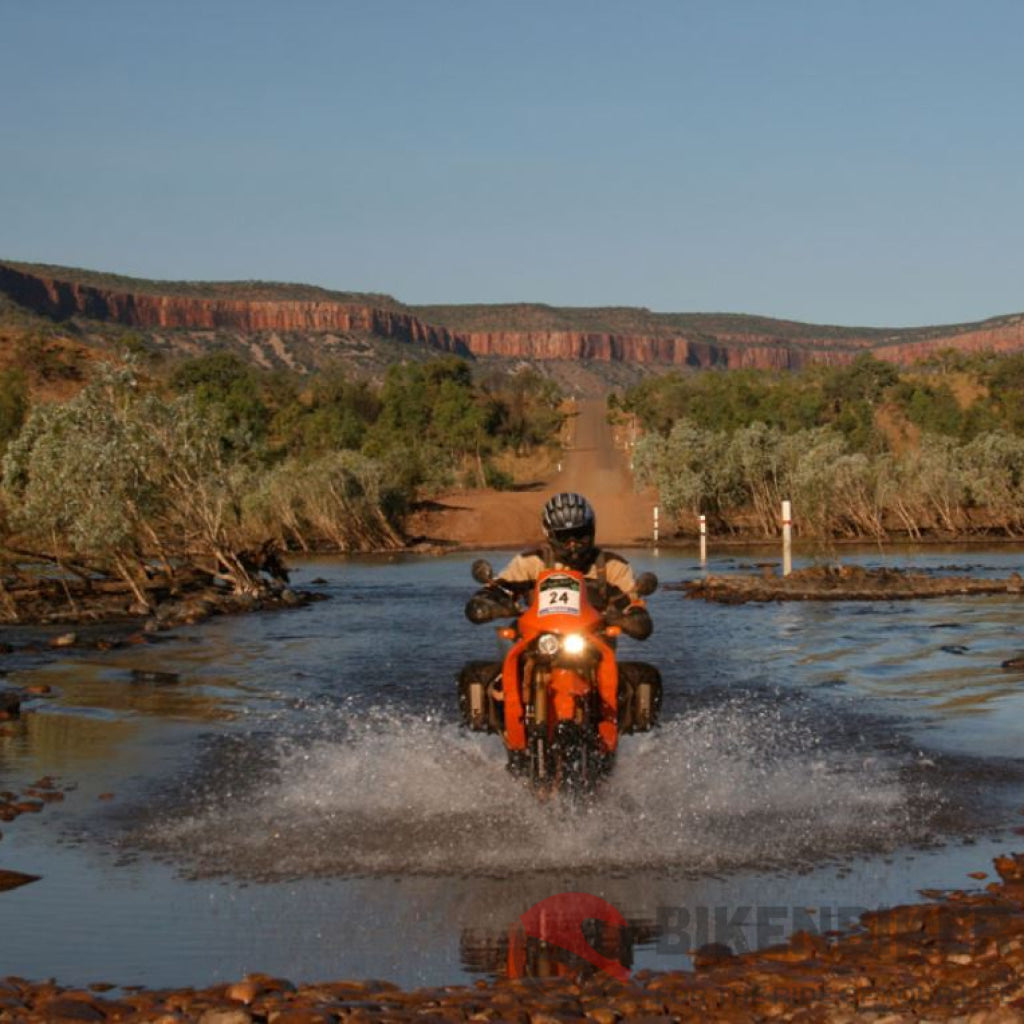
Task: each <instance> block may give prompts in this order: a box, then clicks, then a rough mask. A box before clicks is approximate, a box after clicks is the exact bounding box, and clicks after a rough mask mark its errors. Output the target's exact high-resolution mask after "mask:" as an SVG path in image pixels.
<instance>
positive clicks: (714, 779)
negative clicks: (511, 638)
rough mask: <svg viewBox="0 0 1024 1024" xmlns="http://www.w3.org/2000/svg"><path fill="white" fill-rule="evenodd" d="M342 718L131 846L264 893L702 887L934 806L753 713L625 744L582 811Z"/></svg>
mask: <svg viewBox="0 0 1024 1024" xmlns="http://www.w3.org/2000/svg"><path fill="white" fill-rule="evenodd" d="M333 714H335V715H336V716H338V717H337V720H336V721H335V722H334V729H333V732H334V735H335V736H336V738H333V739H324V738H319V739H315V740H307V741H305V742H302V743H299V742H297V741H295V740H290V741H279V743H278V746H277V749H276V754H275V756H274V757H273V758H271V760H270V764H269V765H268V766H266V769H265V770H264V771H262V772H259V773H257V774H258V776H259V777H257V778H255V779H253V780H251V784H250V785H248V786H247V787H245V788H243V790H242V791H241V792H240V791H239V789H238V786H237V784H236V785H233V786H232V787H231V795H230V796H228V795H227V794H226V792H225V791H223V790H221V791H216V790H215V791H214V792H211V793H208V794H207V795H206V796H205V797H204V799H203V800H202V802H201V806H199V807H198V808H197V807H195V806H194V805H193V806H192V807H190V808H188V809H187V810H184V811H179V812H177V813H175V814H173V815H171V816H170V817H169V818H168V817H167V816H166V815H161V816H160V818H159V819H158V820H156V821H154V822H153V823H151V824H150V825H149V826H147V827H146V828H145V830H144V834H143V835H142V836H141V837H139V838H141V841H142V842H143V844H144V845H146V846H149V847H156V848H157V849H158V850H162V851H165V852H171V851H173V855H174V857H175V859H180V860H183V861H184V862H185V863H186V864H188V865H189V866H190V867H191V869H192V870H194V871H195V872H196V873H197V874H201V875H209V874H224V873H226V874H230V875H234V876H239V877H249V878H260V879H281V878H302V877H313V876H344V875H360V874H373V875H380V874H394V875H398V874H401V875H406V874H464V875H491V874H494V875H505V874H510V873H512V874H514V873H521V872H535V871H545V870H562V869H570V868H571V869H574V870H576V871H579V870H594V871H616V870H620V869H622V870H625V869H629V870H637V869H645V868H646V869H651V868H654V869H665V870H672V871H683V872H695V873H706V872H716V871H721V870H726V869H736V868H741V867H748V866H752V865H757V866H759V867H770V866H773V865H776V866H780V867H781V866H792V865H793V864H794V862H797V863H799V862H806V863H810V862H812V861H814V860H816V859H819V860H820V859H821V858H825V857H830V856H836V855H845V854H851V853H855V852H866V851H872V850H879V849H891V848H894V847H895V846H897V845H905V844H907V843H909V842H915V841H917V842H919V841H921V840H922V839H924V838H926V837H927V835H928V833H929V830H930V828H931V825H930V824H929V820H928V819H929V815H928V812H927V808H928V807H935V806H937V804H938V802H939V801H937V798H936V795H935V794H934V793H932V794H930V795H929V799H927V800H922V799H921V793H920V792H919V791H917V790H918V789H919V784H918V783H908V781H907V780H906V779H905V778H903V777H901V765H900V764H899V762H898V760H897V759H896V758H894V757H893V756H892V755H891V754H883V753H880V752H879V751H878V750H877V749H871V750H868V752H867V754H865V753H863V752H859V748H858V747H857V746H855V745H846V746H844V745H843V744H842V743H836V742H835V740H834V738H833V741H832V742H831V745H830V746H829V747H828V748H827V749H826V748H825V747H824V746H823V744H822V742H821V733H820V730H818V729H816V728H815V727H814V725H813V723H812V722H810V721H808V720H806V719H805V718H802V717H800V716H796V717H794V716H793V715H792V713H787V711H786V709H785V708H784V707H779V706H772V705H770V704H763V703H758V702H754V703H751V702H749V701H747V700H744V699H736V700H728V701H726V702H725V703H724V704H720V705H717V706H714V707H708V708H705V709H701V710H698V711H696V712H691V713H688V714H687V715H685V716H681V717H677V718H674V719H671V720H669V721H668V722H667V723H666V724H665V725H664V726H663V727H662V728H661V729H659V730H657V731H656V732H654V733H651V734H648V735H644V736H636V737H626V738H624V739H623V741H622V744H621V752H620V757H619V759H618V764H617V766H616V769H615V772H614V773H613V775H612V777H611V779H610V780H609V782H608V784H607V785H606V786H605V788H604V789H603V790H602V792H601V793H600V794H599V796H598V798H597V799H596V800H595V801H594V803H593V804H592V805H590V806H588V807H587V808H586V809H585V810H583V811H579V810H572V809H569V808H567V807H566V806H564V805H563V804H562V803H561V802H560V801H559V800H557V799H556V800H552V801H549V802H547V803H541V802H538V801H537V800H536V799H535V798H534V797H533V796H532V795H531V794H530V793H529V792H528V791H527V790H526V789H525V788H524V786H523V784H522V783H521V782H519V781H517V780H516V779H514V778H512V777H511V776H510V775H509V774H508V773H507V772H506V770H505V767H504V755H503V751H502V748H501V744H500V742H499V740H498V739H497V737H494V736H482V735H474V734H470V733H467V732H465V731H463V730H461V729H459V728H457V727H456V726H455V725H453V724H452V723H450V722H446V721H443V720H441V719H436V718H432V717H430V716H413V715H410V714H409V713H408V712H402V711H399V710H387V709H378V710H376V711H374V712H372V713H370V714H369V715H367V716H364V717H353V716H352V715H351V713H350V712H338V711H337V710H336V709H335V711H334V712H333ZM320 724H321V726H323V724H324V723H323V722H321V723H320ZM323 731H324V730H323V729H321V730H319V732H320V734H321V737H322V736H323ZM922 808H924V809H925V810H924V812H923V813H922ZM912 811H913V813H912Z"/></svg>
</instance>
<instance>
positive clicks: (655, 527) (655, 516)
mask: <svg viewBox="0 0 1024 1024" xmlns="http://www.w3.org/2000/svg"><path fill="white" fill-rule="evenodd" d="M654 546H655V547H657V546H658V506H657V505H655V506H654Z"/></svg>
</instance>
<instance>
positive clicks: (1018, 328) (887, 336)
mask: <svg viewBox="0 0 1024 1024" xmlns="http://www.w3.org/2000/svg"><path fill="white" fill-rule="evenodd" d="M46 269H47V270H48V271H49V270H50V269H51V268H46ZM123 280H124V279H118V281H119V283H120V282H121V281H123ZM129 284H131V282H129ZM142 284H143V283H142V282H140V286H141V285H142ZM216 287H217V288H218V289H219V290H220V291H228V292H229V294H228V295H217V296H213V297H207V296H191V295H185V294H160V293H159V290H158V288H159V286H154V285H153V284H151V283H148V282H146V283H145V287H144V288H143V287H140V288H139V289H138V290H131V289H130V288H129V289H122V288H118V287H106V286H101V285H94V284H91V283H83V282H81V281H79V280H75V279H74V272H69V274H68V277H67V278H64V277H63V276H61V275H59V274H58V273H43V272H41V271H39V270H36V269H35V268H28V267H26V266H25V265H11V264H3V263H0V291H3V292H5V293H6V294H7V295H8V296H10V297H11V298H12V299H13V300H14V301H15V302H17V303H19V304H20V305H22V306H25V307H27V308H29V309H31V310H34V311H35V312H37V313H41V314H44V315H46V316H50V317H55V318H58V319H64V318H68V317H73V316H81V317H87V318H90V319H95V320H100V321H108V322H113V323H117V324H121V325H124V326H127V327H133V328H137V329H140V330H170V329H182V330H193V331H210V330H230V331H234V332H238V333H240V334H259V333H265V332H299V333H307V334H318V333H339V334H370V335H375V336H377V337H381V338H387V339H392V340H396V341H402V342H406V343H410V344H422V345H426V346H428V347H430V348H434V349H437V350H440V351H445V352H453V353H457V354H461V355H473V356H497V357H504V358H512V359H540V360H547V359H560V360H599V361H608V362H623V363H636V364H654V365H662V366H690V367H709V366H718V367H723V368H756V369H773V370H774V369H778V370H794V369H800V368H801V367H802V366H806V365H807V364H809V363H828V364H842V363H848V362H850V361H851V360H852V359H853V358H854V357H855V356H856V355H857V354H858V353H859V352H863V351H870V352H872V353H873V354H874V355H875V356H877V357H878V358H880V359H886V360H889V361H891V362H895V363H902V364H909V363H913V362H916V361H918V360H920V359H923V358H926V357H927V356H929V355H932V354H934V353H936V352H938V351H940V350H942V349H947V348H955V349H960V350H968V351H975V350H979V349H991V350H995V351H1012V350H1015V349H1024V316H1014V317H1003V318H1000V319H998V320H993V321H986V322H985V323H981V324H969V325H958V326H954V327H948V328H931V329H916V330H893V331H881V330H857V329H839V328H829V327H822V328H814V327H813V326H809V325H805V324H787V323H785V322H783V321H767V320H758V321H756V323H757V324H758V325H768V327H767V328H766V329H765V330H750V329H746V330H744V329H739V328H737V327H735V326H730V325H728V324H726V325H724V326H723V321H728V322H730V323H731V321H740V320H742V319H743V318H739V317H734V318H728V317H727V318H714V317H708V318H706V323H704V322H701V319H702V318H700V317H698V316H694V317H691V318H689V320H691V321H693V322H694V323H695V326H694V327H693V328H692V329H689V328H680V327H678V326H675V327H672V326H668V325H665V324H663V323H659V322H657V317H658V314H647V322H651V326H650V329H648V330H640V331H638V332H635V333H634V332H632V331H630V330H619V331H607V332H601V331H598V332H595V331H577V330H564V329H545V328H542V327H535V328H533V329H530V330H519V329H516V326H515V325H514V324H513V323H510V324H509V327H508V328H503V329H499V330H488V331H478V330H472V329H457V328H453V327H447V326H444V325H441V324H435V323H429V322H427V321H426V320H424V319H423V318H421V317H420V316H417V315H416V314H415V312H411V311H404V310H402V309H400V308H395V309H389V308H384V306H383V305H382V306H377V305H372V304H367V303H366V302H358V301H356V302H349V301H336V300H332V299H330V298H323V299H307V298H301V299H289V298H266V299H264V298H239V297H232V296H231V295H230V291H229V290H230V286H228V285H219V286H216ZM155 289H156V290H155ZM169 290H170V291H176V290H177V288H175V289H169ZM325 294H326V293H325ZM395 305H397V304H395ZM638 312H639V311H638ZM510 319H514V315H511V314H510ZM666 319H670V318H666ZM747 319H748V321H753V318H747Z"/></svg>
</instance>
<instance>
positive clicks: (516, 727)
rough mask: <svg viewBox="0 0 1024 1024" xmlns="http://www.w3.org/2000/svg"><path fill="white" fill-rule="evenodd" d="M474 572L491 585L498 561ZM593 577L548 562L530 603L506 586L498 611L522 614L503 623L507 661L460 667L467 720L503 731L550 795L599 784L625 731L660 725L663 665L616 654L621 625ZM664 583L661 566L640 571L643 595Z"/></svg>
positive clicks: (517, 769) (516, 756) (535, 784)
mask: <svg viewBox="0 0 1024 1024" xmlns="http://www.w3.org/2000/svg"><path fill="white" fill-rule="evenodd" d="M473 576H474V578H475V579H476V580H477V582H478V583H483V584H489V583H491V581H492V579H493V570H492V569H491V566H490V564H489V563H488V562H486V561H484V560H483V559H481V560H478V561H477V562H475V563H474V565H473ZM591 582H593V581H591ZM587 583H588V581H587V580H586V579H585V578H584V577H583V575H582V574H581V573H578V572H575V571H573V570H570V569H545V570H544V571H542V572H541V573H540V575H539V577H538V579H537V581H536V583H535V584H534V585H533V587H532V590H531V591H530V593H529V595H528V597H529V604H528V606H527V607H526V608H525V609H522V608H520V607H519V606H518V605H517V604H515V603H513V599H512V597H511V595H507V596H508V602H507V607H506V608H505V609H504V611H503V612H500V613H499V614H507V615H515V616H517V618H516V623H515V625H514V626H509V627H502V628H499V629H498V635H499V637H501V638H502V639H503V640H505V641H509V642H510V643H511V646H510V648H509V650H508V652H507V653H506V655H505V658H504V661H503V662H501V663H500V664H498V663H496V662H476V661H474V662H470V663H469V664H468V665H466V666H465V667H464V668H463V670H462V672H461V673H460V674H459V699H460V706H461V710H462V716H463V721H464V722H465V724H466V725H467V726H468V727H469V728H470V729H473V730H475V731H482V732H496V733H500V734H501V737H502V739H503V740H504V743H505V749H506V750H507V752H508V758H509V768H510V770H511V771H513V772H514V773H515V774H518V775H522V776H523V777H525V778H526V779H527V781H528V782H529V784H530V786H531V788H533V789H534V790H535V791H537V792H538V793H539V794H541V795H547V794H550V793H552V792H564V793H568V794H572V795H586V794H589V793H592V792H593V791H594V789H595V788H596V786H597V784H598V783H599V782H600V780H601V779H602V778H603V777H604V776H606V775H607V774H608V773H609V772H610V771H611V769H612V766H613V764H614V761H615V755H616V752H617V749H618V741H619V736H620V734H622V733H631V732H644V731H646V730H648V729H650V728H652V727H653V726H654V725H655V724H656V722H657V719H658V714H659V711H660V708H661V677H660V674H659V673H658V671H657V669H656V668H654V667H653V666H651V665H647V664H644V663H643V662H619V661H617V659H616V654H615V645H616V639H617V637H618V635H619V633H620V629H619V627H618V626H617V625H614V624H611V623H609V622H608V621H607V619H606V617H605V615H604V614H603V613H602V612H601V611H599V610H598V609H597V607H595V604H594V601H593V600H592V599H591V597H590V596H589V595H588V587H587ZM657 586H658V581H657V578H656V577H655V576H654V575H653V573H643V574H642V575H641V576H640V577H639V579H638V580H637V590H638V592H639V593H640V595H641V596H647V595H648V594H652V593H653V592H654V591H655V589H656V588H657Z"/></svg>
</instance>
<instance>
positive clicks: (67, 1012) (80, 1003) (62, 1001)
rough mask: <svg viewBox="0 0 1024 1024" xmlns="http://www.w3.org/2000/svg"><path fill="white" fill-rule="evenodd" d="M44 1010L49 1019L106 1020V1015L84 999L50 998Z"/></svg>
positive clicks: (46, 1017)
mask: <svg viewBox="0 0 1024 1024" xmlns="http://www.w3.org/2000/svg"><path fill="white" fill-rule="evenodd" d="M43 1012H44V1014H45V1019H46V1020H47V1021H55V1022H56V1021H63V1020H82V1021H94V1020H106V1019H107V1018H106V1015H105V1014H104V1013H103V1011H102V1010H99V1009H98V1008H97V1007H96V1006H94V1005H93V1004H92V1003H91V1002H88V1001H86V1000H84V999H76V998H70V997H67V996H58V997H57V998H55V999H51V1000H49V1001H48V1002H47V1003H46V1004H45V1005H44V1006H43Z"/></svg>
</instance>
